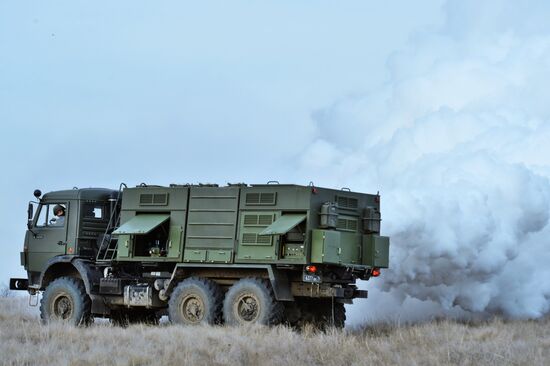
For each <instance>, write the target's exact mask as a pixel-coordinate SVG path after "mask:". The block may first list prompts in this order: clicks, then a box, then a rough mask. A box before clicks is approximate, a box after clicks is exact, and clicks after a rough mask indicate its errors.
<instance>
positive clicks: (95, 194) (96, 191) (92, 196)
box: [42, 188, 117, 200]
mask: <svg viewBox="0 0 550 366" xmlns="http://www.w3.org/2000/svg"><path fill="white" fill-rule="evenodd" d="M116 193H117V191H115V190H113V189H108V188H81V189H67V190H63V191H53V192H48V193H46V194H44V195H43V196H42V199H43V200H74V199H77V200H105V199H108V198H109V197H111V196H113V195H115V194H116Z"/></svg>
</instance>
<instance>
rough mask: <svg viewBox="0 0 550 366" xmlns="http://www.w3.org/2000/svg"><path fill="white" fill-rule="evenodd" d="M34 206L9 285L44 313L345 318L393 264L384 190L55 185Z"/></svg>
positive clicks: (187, 318)
mask: <svg viewBox="0 0 550 366" xmlns="http://www.w3.org/2000/svg"><path fill="white" fill-rule="evenodd" d="M35 196H36V197H37V199H38V202H31V203H30V204H29V217H28V220H29V221H28V231H27V234H26V237H25V244H24V250H23V252H22V253H21V262H22V265H23V266H24V267H25V269H26V270H27V273H28V278H27V279H11V281H10V288H12V289H21V290H28V291H29V293H30V294H31V295H36V294H37V293H38V292H40V291H43V295H42V300H41V307H40V310H41V317H42V319H43V320H44V321H45V322H47V321H49V320H51V319H65V320H67V321H70V322H72V323H74V324H85V323H88V322H89V321H91V319H93V318H94V317H108V318H111V319H112V321H113V322H116V323H119V324H127V323H128V322H133V321H147V322H155V321H156V320H158V318H159V316H161V315H162V314H166V313H167V314H168V316H169V318H170V320H171V321H172V322H175V323H182V324H204V323H207V324H216V323H222V322H224V323H226V324H247V323H260V324H277V323H280V322H285V323H287V324H292V325H299V324H303V323H308V322H313V323H316V324H318V325H320V326H326V325H329V324H333V325H335V326H337V327H341V326H343V325H344V320H345V309H344V304H346V303H348V304H349V303H351V302H352V300H353V299H354V298H361V297H363V298H364V297H367V292H366V291H362V290H359V289H357V287H356V285H355V283H356V281H357V279H362V280H368V279H370V278H371V277H377V276H378V275H380V269H381V268H387V267H388V255H389V238H387V237H384V236H380V221H381V219H380V196H379V195H378V194H376V195H373V194H363V193H356V192H351V191H349V190H345V189H344V190H334V189H327V188H320V187H315V186H313V185H309V186H300V185H284V184H278V183H277V184H255V185H246V184H230V185H227V186H225V187H219V186H217V185H208V184H206V185H202V184H201V185H170V186H169V187H161V186H150V185H145V184H142V185H140V186H138V187H135V188H127V187H126V186H125V185H121V187H120V189H119V190H109V189H96V188H89V189H74V190H68V191H58V192H51V193H48V194H45V195H44V196H41V192H40V191H38V190H37V191H35Z"/></svg>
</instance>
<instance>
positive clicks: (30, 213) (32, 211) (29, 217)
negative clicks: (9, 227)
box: [27, 202, 34, 229]
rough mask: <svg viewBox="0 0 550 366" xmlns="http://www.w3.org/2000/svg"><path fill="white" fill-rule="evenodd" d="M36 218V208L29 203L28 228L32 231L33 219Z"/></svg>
mask: <svg viewBox="0 0 550 366" xmlns="http://www.w3.org/2000/svg"><path fill="white" fill-rule="evenodd" d="M33 217H34V206H33V205H32V203H30V202H29V208H28V209H27V228H28V229H30V228H31V225H32V218H33Z"/></svg>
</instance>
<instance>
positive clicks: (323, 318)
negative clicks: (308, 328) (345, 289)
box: [286, 298, 346, 330]
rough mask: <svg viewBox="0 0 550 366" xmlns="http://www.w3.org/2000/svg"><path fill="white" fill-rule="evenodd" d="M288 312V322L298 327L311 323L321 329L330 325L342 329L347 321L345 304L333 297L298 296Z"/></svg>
mask: <svg viewBox="0 0 550 366" xmlns="http://www.w3.org/2000/svg"><path fill="white" fill-rule="evenodd" d="M286 314H287V322H288V323H289V324H290V325H291V326H295V327H297V328H302V327H304V326H305V325H306V324H311V325H313V326H314V327H316V328H319V329H321V330H325V329H328V328H330V327H335V328H338V329H341V328H344V324H345V322H346V308H345V307H344V304H342V303H340V302H336V301H334V302H333V301H332V299H312V298H298V299H296V301H295V303H294V305H293V306H290V307H289V308H288V309H287V312H286Z"/></svg>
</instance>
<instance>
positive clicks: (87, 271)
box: [38, 255, 102, 295]
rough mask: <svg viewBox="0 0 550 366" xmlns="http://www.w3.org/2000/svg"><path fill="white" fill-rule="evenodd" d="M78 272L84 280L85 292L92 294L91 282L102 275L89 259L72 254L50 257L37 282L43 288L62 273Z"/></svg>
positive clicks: (62, 274)
mask: <svg viewBox="0 0 550 366" xmlns="http://www.w3.org/2000/svg"><path fill="white" fill-rule="evenodd" d="M74 274H78V275H79V276H80V278H81V279H82V281H83V282H84V287H85V288H86V293H87V294H88V295H91V294H92V287H93V286H92V284H93V283H98V282H99V279H100V278H101V277H102V273H101V271H99V270H98V269H97V268H96V267H95V264H94V263H93V262H92V261H90V260H89V259H84V258H79V257H75V256H73V255H60V256H57V257H53V258H51V259H50V260H49V261H48V262H46V270H45V271H43V272H42V274H41V275H40V280H39V282H38V284H39V286H40V288H41V289H44V288H45V287H46V286H47V284H48V283H49V282H51V281H52V280H53V279H55V278H57V277H61V276H64V275H74Z"/></svg>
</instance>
